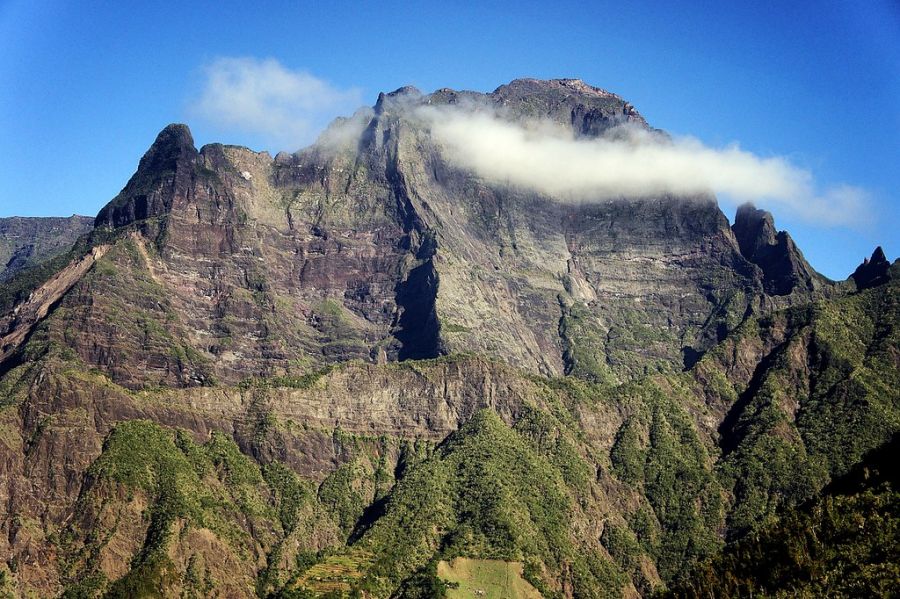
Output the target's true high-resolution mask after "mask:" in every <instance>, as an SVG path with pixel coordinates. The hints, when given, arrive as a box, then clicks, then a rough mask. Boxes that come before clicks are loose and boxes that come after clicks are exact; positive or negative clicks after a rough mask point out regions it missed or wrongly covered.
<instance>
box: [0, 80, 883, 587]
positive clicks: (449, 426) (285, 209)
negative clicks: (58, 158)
mask: <svg viewBox="0 0 900 599" xmlns="http://www.w3.org/2000/svg"><path fill="white" fill-rule="evenodd" d="M451 108H452V109H453V110H458V111H463V113H465V112H467V111H468V112H477V111H490V113H491V114H495V115H496V118H499V119H505V120H507V121H509V122H512V123H525V124H526V125H527V124H529V123H533V122H534V120H535V119H540V120H542V121H544V122H548V121H549V122H551V123H554V124H555V125H554V126H557V127H565V128H567V129H568V130H569V132H570V134H571V135H572V136H575V137H576V138H577V137H584V138H591V137H598V136H609V135H618V134H619V132H620V131H621V130H622V129H621V128H622V127H623V126H625V127H630V128H636V129H638V130H641V131H645V132H647V133H648V134H653V135H661V133H659V132H656V131H655V130H652V129H651V128H650V127H649V125H648V124H647V123H646V121H645V120H644V119H643V117H641V115H640V114H639V113H638V112H637V110H636V109H635V108H634V107H633V106H631V105H630V104H628V103H627V102H626V101H624V100H623V99H621V98H619V97H618V96H616V95H614V94H611V93H609V92H606V91H603V90H600V89H598V88H594V87H591V86H588V85H586V84H585V83H583V82H581V81H578V80H552V81H538V80H530V79H527V80H516V81H513V82H511V83H510V84H508V85H504V86H501V87H500V88H498V89H497V90H496V91H494V92H493V93H491V94H476V93H474V92H456V91H453V90H448V89H442V90H438V91H437V92H435V93H433V94H429V95H424V94H421V93H420V92H419V91H417V90H415V89H413V88H402V89H400V90H398V91H396V92H394V93H391V94H381V95H380V96H379V97H378V100H377V102H376V104H375V106H374V107H373V108H372V109H369V110H361V111H360V112H358V113H357V114H356V115H354V116H353V117H352V118H350V119H346V120H339V121H337V122H336V123H335V124H334V125H332V127H330V128H329V130H328V131H326V132H325V134H323V136H322V138H321V139H320V140H319V142H317V143H316V144H314V145H313V146H311V147H309V148H307V149H304V150H301V151H299V152H297V153H296V154H286V153H282V154H279V155H277V156H275V157H274V158H273V157H271V156H270V155H269V154H267V153H265V152H263V153H256V152H252V151H250V150H248V149H246V148H242V147H237V146H226V145H220V144H211V145H207V146H204V147H202V148H200V149H199V150H198V149H197V148H196V147H195V145H194V142H193V139H192V137H191V133H190V131H189V130H188V128H187V127H186V126H184V125H170V126H168V127H166V128H165V129H164V130H163V131H162V132H161V133H160V134H159V136H158V137H157V139H156V141H155V142H154V143H153V145H152V146H151V147H150V149H149V150H148V151H147V153H146V154H145V155H144V157H143V158H142V159H141V161H140V164H139V165H138V169H137V171H136V173H135V174H134V175H133V176H132V178H131V179H130V180H129V181H128V183H127V184H126V185H125V187H124V188H123V190H122V191H121V192H120V193H119V195H118V196H116V197H115V198H114V199H113V200H112V201H110V202H109V203H108V204H107V205H106V206H105V207H104V208H103V209H102V210H101V211H100V213H99V214H98V215H97V218H96V219H95V222H94V227H93V229H92V230H91V231H90V232H89V233H87V234H86V235H83V236H81V237H79V238H78V240H77V241H75V242H74V244H72V245H71V247H70V248H69V249H68V250H67V252H66V253H64V254H61V255H59V256H57V257H55V258H53V259H52V260H50V261H46V262H43V263H41V264H39V265H37V266H35V267H33V268H30V269H26V270H23V271H21V272H19V273H17V274H16V275H14V276H13V277H12V278H11V279H10V280H9V282H8V283H7V284H6V286H5V288H4V292H3V294H2V295H0V376H2V378H0V443H2V446H0V447H2V448H0V456H2V458H3V459H2V460H0V473H2V476H0V481H2V482H0V501H2V505H4V506H6V508H5V510H6V511H5V513H4V514H0V533H2V534H0V549H2V552H0V554H2V555H8V556H10V557H9V558H8V559H7V560H6V565H5V568H4V566H3V565H2V564H0V573H2V579H0V581H2V584H4V585H5V587H0V588H5V589H6V590H7V591H8V592H9V593H12V594H13V595H25V594H27V593H36V594H39V595H56V594H66V596H71V597H78V596H110V597H115V596H129V597H131V596H159V595H162V596H174V595H182V596H205V595H209V594H211V593H213V592H216V593H219V594H220V595H221V596H253V595H256V596H262V597H266V596H281V597H292V596H303V597H308V596H311V595H315V596H319V595H323V594H328V593H334V592H341V593H351V594H352V593H357V592H358V593H363V594H366V595H370V596H377V597H387V596H400V595H402V596H419V595H428V596H433V595H435V594H437V595H446V594H453V593H455V592H458V590H457V589H454V588H452V587H449V588H448V587H447V584H446V582H445V580H444V578H442V577H441V575H440V573H441V572H446V571H447V569H448V568H453V567H454V566H452V565H451V566H448V564H451V563H452V564H471V563H474V564H476V565H477V567H475V566H472V567H473V568H474V569H473V571H478V572H481V571H490V568H493V567H495V566H494V565H495V564H498V563H504V562H505V563H507V564H508V567H509V568H511V569H509V570H504V572H513V573H515V572H521V574H520V575H519V574H516V576H519V577H520V578H521V580H519V581H518V582H516V585H515V586H516V588H517V589H523V588H524V589H531V590H532V591H533V592H539V593H540V594H542V595H544V596H558V597H575V596H578V597H586V596H591V597H593V596H598V597H600V596H609V597H620V596H623V595H627V596H632V597H633V596H638V595H642V596H649V595H650V594H651V593H653V592H654V591H656V590H660V589H663V588H664V587H666V586H672V588H679V587H678V586H677V585H679V584H681V581H683V579H684V577H685V576H688V575H689V573H690V572H692V569H693V568H695V567H699V564H702V563H705V561H704V560H707V559H711V558H712V557H713V556H715V555H717V554H719V552H721V551H722V550H723V547H724V548H727V547H731V546H732V544H734V543H737V542H740V540H741V539H744V538H746V537H747V535H748V534H754V531H755V530H756V529H757V527H758V526H759V525H760V523H762V522H765V521H766V519H767V518H770V517H776V516H777V514H780V513H781V512H782V510H783V509H785V506H787V507H789V506H793V505H797V504H800V503H802V502H804V501H808V500H810V499H812V498H813V497H815V496H816V494H817V493H819V492H820V491H821V489H822V488H823V487H825V486H826V485H828V484H829V482H831V481H832V480H834V479H835V478H836V477H840V476H843V475H845V474H846V473H847V472H849V471H850V470H851V469H852V468H853V467H854V466H855V465H856V464H857V463H858V462H860V461H861V460H863V459H864V456H866V455H867V454H868V452H870V451H872V450H874V449H876V448H878V447H879V446H881V445H882V444H884V443H886V442H888V441H889V440H890V439H891V438H892V436H893V435H894V434H896V432H897V431H898V429H900V393H898V389H900V380H898V379H897V377H898V375H897V373H898V371H900V369H898V366H900V351H898V349H897V348H898V344H897V336H898V332H897V325H898V322H900V314H898V301H897V299H898V294H897V286H898V282H897V269H898V268H900V266H897V265H896V264H895V265H890V264H889V263H888V262H887V259H886V257H884V255H883V253H881V252H878V251H877V252H876V255H875V256H873V258H872V259H871V260H869V261H867V262H866V264H865V265H863V266H861V267H860V269H858V270H857V272H856V273H854V275H853V277H851V278H850V279H848V280H847V281H844V282H832V281H829V280H827V279H825V278H824V277H822V276H821V275H819V274H818V273H816V272H815V271H814V270H813V269H812V267H810V265H809V264H808V263H807V262H806V260H805V259H804V258H803V255H802V254H801V252H800V251H799V249H798V248H797V247H796V245H795V243H794V242H793V240H792V239H791V238H790V236H789V235H788V234H787V233H786V232H779V231H777V230H776V229H775V225H774V222H773V219H772V216H771V215H770V214H768V213H766V212H764V211H761V210H758V209H756V208H755V207H753V206H749V205H747V206H743V207H741V208H740V209H739V210H738V213H737V216H736V218H735V223H734V224H733V225H730V223H729V221H728V218H727V217H726V216H725V215H724V214H723V213H722V212H721V210H720V209H719V207H718V205H717V203H716V201H715V198H714V197H712V196H700V197H688V198H684V197H668V196H666V197H647V198H641V199H629V200H625V199H613V200H608V199H602V200H601V199H600V198H597V199H595V200H593V201H579V202H573V201H571V200H570V199H569V198H565V197H555V196H548V195H546V194H542V193H539V192H536V191H534V190H530V189H527V188H523V187H519V186H516V185H513V184H511V183H509V182H497V181H491V180H488V179H485V178H483V177H480V176H478V175H477V174H475V173H474V172H472V171H469V170H466V169H464V168H461V167H460V166H458V165H457V164H456V163H455V162H453V161H450V160H448V159H447V156H446V154H445V152H444V148H443V146H442V144H441V142H440V141H439V140H438V139H436V138H435V136H434V134H433V132H432V130H431V126H430V125H429V121H427V120H425V119H423V118H422V117H421V115H422V114H423V112H422V111H423V110H432V111H433V110H437V111H440V110H447V109H451ZM438 114H440V112H438ZM455 558H461V559H463V560H470V561H461V562H456V561H452V560H454V559H455ZM490 560H495V561H490ZM496 560H499V561H496ZM504 567H507V566H504ZM460 568H462V566H460ZM485 569H487V570H485ZM472 576H475V575H474V574H473V575H472ZM504 576H506V575H504ZM475 580H476V579H474V578H473V579H472V580H470V581H469V582H470V583H471V584H473V585H475V584H476V582H475ZM478 584H481V583H478Z"/></svg>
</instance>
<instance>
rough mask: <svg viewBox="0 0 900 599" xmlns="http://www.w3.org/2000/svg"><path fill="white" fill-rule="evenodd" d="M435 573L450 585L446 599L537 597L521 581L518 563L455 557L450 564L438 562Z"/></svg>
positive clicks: (528, 585) (531, 588) (519, 563)
mask: <svg viewBox="0 0 900 599" xmlns="http://www.w3.org/2000/svg"><path fill="white" fill-rule="evenodd" d="M437 574H438V577H439V578H441V579H442V580H444V581H446V582H448V583H451V585H453V586H452V587H451V588H448V589H447V599H472V598H473V597H476V598H478V599H501V598H502V599H511V598H523V599H540V597H541V594H540V593H538V592H537V589H535V588H534V587H533V586H531V585H530V584H529V583H528V581H526V580H525V579H524V578H522V562H504V561H500V560H493V559H469V558H465V557H458V558H456V559H454V560H453V561H452V562H445V561H442V562H439V563H438V568H437ZM455 585H459V586H455Z"/></svg>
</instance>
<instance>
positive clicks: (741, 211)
mask: <svg viewBox="0 0 900 599" xmlns="http://www.w3.org/2000/svg"><path fill="white" fill-rule="evenodd" d="M731 229H732V231H734V235H735V237H736V238H737V240H738V245H739V246H740V248H741V254H742V255H743V256H744V257H745V258H746V259H747V260H749V261H750V262H752V263H754V264H756V265H757V266H758V267H759V268H760V269H761V270H762V272H763V283H764V285H765V288H766V291H767V292H768V293H771V294H773V295H788V294H789V293H791V292H793V291H794V290H796V289H801V290H805V291H813V290H815V289H817V288H818V287H821V286H822V284H823V283H824V279H823V277H822V276H821V275H819V274H818V273H817V272H816V271H814V270H813V269H812V267H811V266H810V265H809V264H808V263H807V262H806V259H805V258H804V257H803V254H801V253H800V250H799V249H798V248H797V246H796V244H795V243H794V240H793V239H791V236H790V235H788V233H787V232H785V231H776V230H775V221H774V219H773V218H772V215H771V213H769V212H766V211H765V210H758V209H757V208H756V207H755V206H753V204H749V203H748V204H743V205H742V206H740V207H739V208H738V210H737V215H736V216H735V218H734V225H732V227H731Z"/></svg>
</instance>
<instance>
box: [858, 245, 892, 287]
mask: <svg viewBox="0 0 900 599" xmlns="http://www.w3.org/2000/svg"><path fill="white" fill-rule="evenodd" d="M890 268H891V263H890V262H888V259H887V257H885V255H884V250H882V249H881V246H878V247H876V248H875V251H874V252H872V257H871V258H866V259H865V260H863V263H862V264H860V265H859V266H857V267H856V270H854V271H853V274H852V275H850V278H852V279H853V281H854V282H855V283H856V287H857V289H868V288H870V287H875V286H877V285H881V284H883V283H885V282H887V280H888V278H889V276H890V275H889V271H890Z"/></svg>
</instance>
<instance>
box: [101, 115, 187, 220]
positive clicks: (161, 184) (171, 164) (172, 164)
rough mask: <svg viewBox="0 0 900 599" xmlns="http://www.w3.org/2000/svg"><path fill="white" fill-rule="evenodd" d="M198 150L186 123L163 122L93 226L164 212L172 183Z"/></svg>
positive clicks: (173, 186)
mask: <svg viewBox="0 0 900 599" xmlns="http://www.w3.org/2000/svg"><path fill="white" fill-rule="evenodd" d="M198 155H199V153H198V152H197V148H196V147H194V138H193V136H192V135H191V130H190V129H189V128H188V126H187V125H184V124H180V123H173V124H171V125H167V126H166V127H165V128H164V129H163V130H162V131H160V132H159V135H157V136H156V140H155V141H154V142H153V144H152V145H151V146H150V148H149V149H148V150H147V152H146V153H145V154H144V156H143V158H141V161H140V163H139V164H138V169H137V171H136V172H135V173H134V175H132V177H131V179H129V181H128V183H127V184H126V185H125V188H124V189H122V191H121V192H119V195H117V196H116V197H115V198H113V200H112V201H111V202H110V203H109V204H107V205H106V206H104V207H103V209H101V210H100V212H99V213H98V214H97V219H96V220H95V225H96V226H109V227H120V226H122V225H126V224H129V223H132V222H134V221H137V220H143V219H146V218H150V217H153V216H160V215H162V214H164V213H166V212H168V209H169V207H170V206H171V201H172V198H173V195H174V194H173V191H174V188H175V187H177V185H176V183H177V182H178V181H181V182H182V183H183V184H186V181H184V178H185V176H186V175H189V173H190V172H191V171H192V170H193V164H194V162H195V161H196V159H197V156H198Z"/></svg>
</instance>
